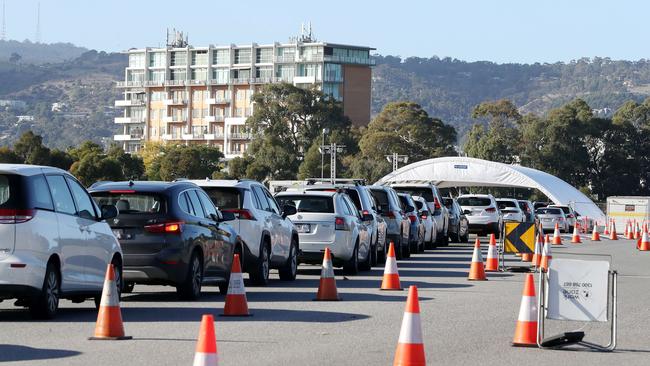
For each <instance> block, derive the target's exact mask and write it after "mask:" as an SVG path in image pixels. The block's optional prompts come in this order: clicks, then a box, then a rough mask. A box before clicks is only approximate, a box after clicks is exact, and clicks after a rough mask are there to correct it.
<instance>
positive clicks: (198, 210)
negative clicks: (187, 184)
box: [186, 189, 205, 217]
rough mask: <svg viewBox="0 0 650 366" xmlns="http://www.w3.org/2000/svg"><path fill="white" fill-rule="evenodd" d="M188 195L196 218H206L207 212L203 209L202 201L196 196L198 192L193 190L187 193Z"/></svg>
mask: <svg viewBox="0 0 650 366" xmlns="http://www.w3.org/2000/svg"><path fill="white" fill-rule="evenodd" d="M186 193H187V197H189V198H190V203H191V204H192V207H193V208H194V213H193V215H194V216H196V217H205V212H204V211H203V208H202V207H201V201H200V200H199V196H197V195H196V191H194V190H193V189H192V190H189V191H187V192H186Z"/></svg>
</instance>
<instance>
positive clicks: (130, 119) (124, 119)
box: [115, 117, 145, 124]
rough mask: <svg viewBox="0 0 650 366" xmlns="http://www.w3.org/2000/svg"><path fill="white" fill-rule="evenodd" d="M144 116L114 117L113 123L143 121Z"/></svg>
mask: <svg viewBox="0 0 650 366" xmlns="http://www.w3.org/2000/svg"><path fill="white" fill-rule="evenodd" d="M144 122H145V118H144V117H115V123H120V124H123V123H144Z"/></svg>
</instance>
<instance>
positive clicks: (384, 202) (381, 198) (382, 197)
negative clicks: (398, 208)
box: [370, 189, 390, 212]
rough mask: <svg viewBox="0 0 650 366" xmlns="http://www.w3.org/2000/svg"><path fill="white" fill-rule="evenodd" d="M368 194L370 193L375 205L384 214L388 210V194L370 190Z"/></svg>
mask: <svg viewBox="0 0 650 366" xmlns="http://www.w3.org/2000/svg"><path fill="white" fill-rule="evenodd" d="M370 192H371V193H372V197H373V198H374V199H375V201H377V204H378V205H379V208H381V210H382V211H384V212H386V211H388V210H389V209H390V208H389V205H388V194H387V193H386V191H383V190H382V191H380V190H376V189H371V190H370Z"/></svg>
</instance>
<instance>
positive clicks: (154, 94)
mask: <svg viewBox="0 0 650 366" xmlns="http://www.w3.org/2000/svg"><path fill="white" fill-rule="evenodd" d="M168 43H169V42H168ZM371 50H373V48H369V47H361V46H349V45H341V44H333V43H327V42H318V41H315V40H311V37H307V38H305V37H302V38H301V39H295V40H293V41H292V42H289V43H274V44H269V45H258V44H250V45H230V46H208V47H192V46H190V45H188V44H187V42H186V41H185V42H182V37H181V41H180V42H178V41H177V42H174V43H173V44H170V45H168V46H167V47H165V48H144V49H130V50H128V51H126V52H127V53H128V57H129V64H128V67H127V68H126V70H125V72H124V81H121V82H118V83H117V87H118V88H119V89H120V90H121V91H122V92H123V94H124V99H122V100H116V101H115V106H116V107H122V108H124V111H123V114H122V115H121V116H120V117H116V118H115V123H117V124H120V125H121V126H122V133H121V134H119V135H115V136H114V140H115V141H118V142H120V143H122V144H123V148H124V150H125V151H127V152H136V151H138V150H139V149H140V148H141V146H142V144H143V143H145V142H147V141H162V142H165V143H175V144H178V143H183V144H205V145H209V146H215V147H217V148H219V149H221V151H222V152H223V153H224V155H225V156H226V158H232V157H235V156H240V155H241V154H243V153H244V151H246V149H247V147H248V144H249V142H250V138H251V136H250V135H248V134H247V133H246V131H245V122H246V119H247V118H248V117H249V116H250V115H251V114H252V112H253V108H254V107H255V106H254V105H253V103H251V100H252V95H253V93H255V92H256V91H257V90H258V89H259V88H261V87H262V86H263V85H265V84H269V83H280V82H286V83H292V84H294V85H296V86H300V87H312V86H314V85H316V86H317V87H318V88H319V89H320V90H322V91H323V92H324V93H326V94H328V95H330V96H331V97H332V98H335V99H337V100H339V101H341V102H342V103H343V110H344V113H345V115H347V116H348V117H349V118H350V119H351V120H352V122H353V123H354V124H355V125H365V124H367V123H368V122H369V121H370V83H371V66H373V65H374V61H373V60H372V59H371V57H370V51H371ZM120 114H121V113H120V112H119V111H118V115H120Z"/></svg>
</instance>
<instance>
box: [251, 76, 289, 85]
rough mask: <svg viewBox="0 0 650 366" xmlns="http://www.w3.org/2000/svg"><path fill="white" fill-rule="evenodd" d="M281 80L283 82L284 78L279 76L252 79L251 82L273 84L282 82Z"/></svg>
mask: <svg viewBox="0 0 650 366" xmlns="http://www.w3.org/2000/svg"><path fill="white" fill-rule="evenodd" d="M280 82H282V78H278V77H266V78H254V79H251V84H272V83H280Z"/></svg>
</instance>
